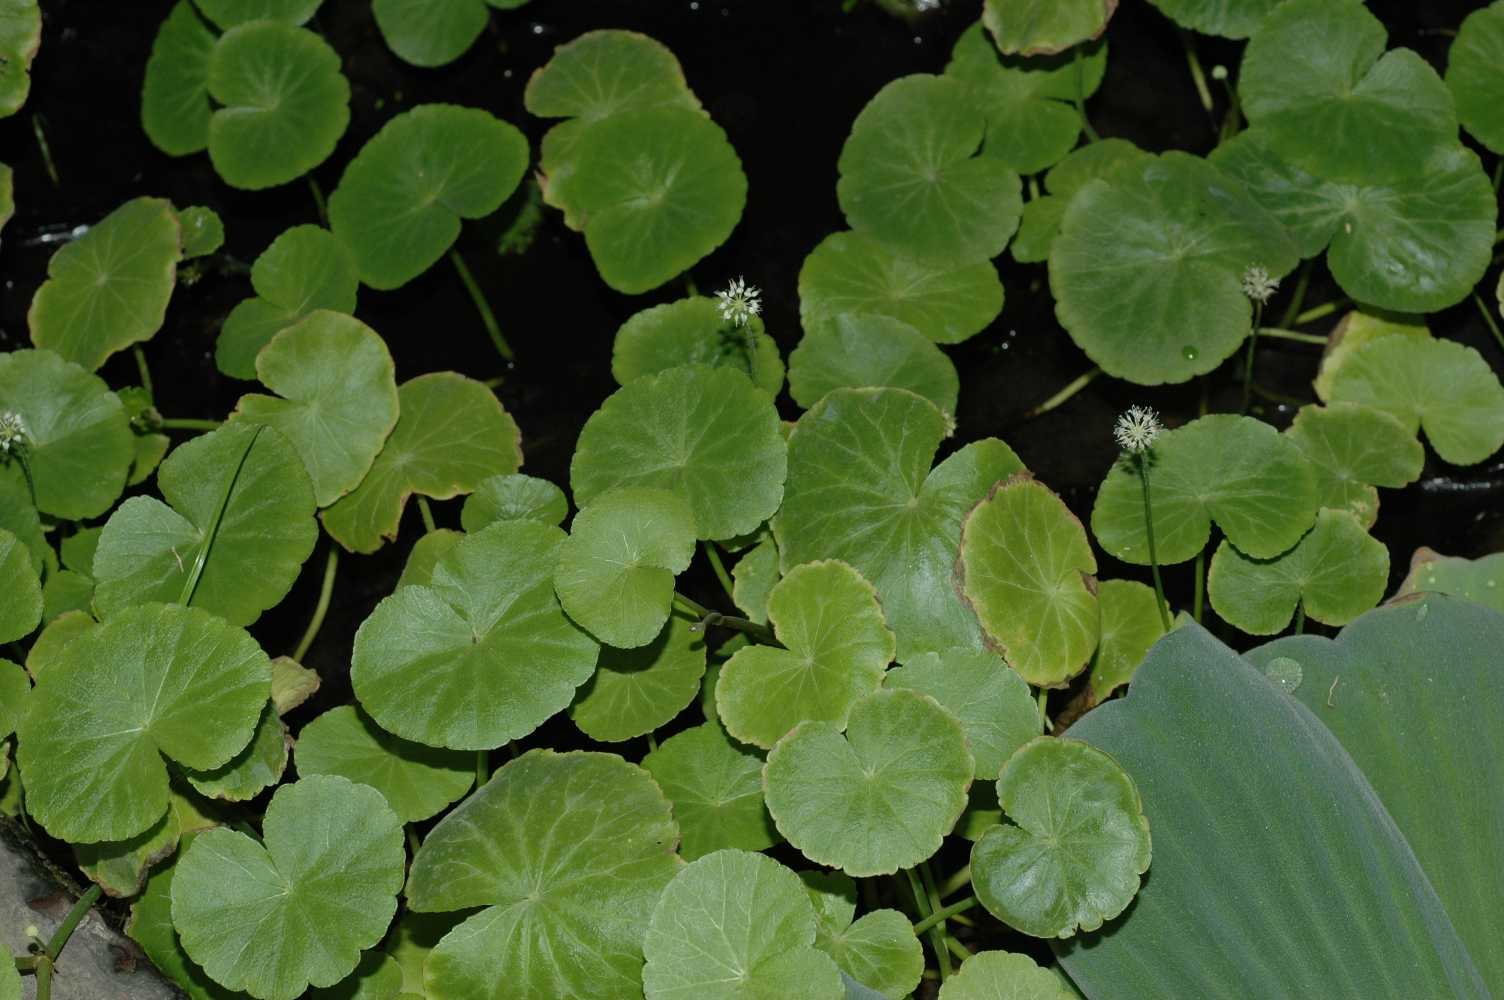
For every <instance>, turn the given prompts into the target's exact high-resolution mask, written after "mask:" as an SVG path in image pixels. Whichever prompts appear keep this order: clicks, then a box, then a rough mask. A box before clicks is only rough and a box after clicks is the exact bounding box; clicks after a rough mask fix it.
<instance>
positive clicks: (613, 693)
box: [569, 614, 705, 743]
mask: <svg viewBox="0 0 1504 1000" xmlns="http://www.w3.org/2000/svg"><path fill="white" fill-rule="evenodd" d="M694 624H695V622H694V620H693V619H691V618H688V617H686V616H684V615H682V614H674V615H671V616H669V618H668V620H667V622H665V623H664V625H663V626H662V628H661V629H660V630H659V632H658V634H657V636H656V637H655V638H654V639H652V640H651V641H649V642H648V643H647V644H645V645H642V646H636V647H633V648H631V649H620V648H616V647H613V646H602V647H601V655H600V660H599V661H598V662H597V663H596V668H595V676H594V677H592V678H591V679H590V680H589V681H587V682H586V683H585V685H584V686H583V687H582V688H580V691H579V694H578V695H577V697H576V698H575V702H574V704H573V705H572V706H570V709H569V717H570V718H571V719H573V720H574V724H575V725H576V726H578V727H579V729H580V732H582V733H584V734H585V735H586V736H589V737H590V738H591V739H593V740H598V741H599V742H602V743H619V742H621V741H622V740H629V739H632V738H633V737H636V736H642V735H643V734H645V733H651V732H652V731H653V730H655V729H657V728H658V727H660V726H662V725H665V724H666V723H668V722H669V721H670V720H672V719H673V718H674V717H675V716H676V715H678V714H679V713H680V712H681V711H683V710H684V709H685V708H686V707H688V705H689V704H690V703H691V702H692V701H694V700H695V695H697V694H699V693H700V678H701V677H702V676H703V675H704V673H705V636H704V633H702V632H699V631H692V629H693V627H694Z"/></svg>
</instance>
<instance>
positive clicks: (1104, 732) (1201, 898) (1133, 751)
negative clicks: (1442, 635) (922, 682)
mask: <svg viewBox="0 0 1504 1000" xmlns="http://www.w3.org/2000/svg"><path fill="white" fill-rule="evenodd" d="M1413 613H1414V610H1413V609H1412V614H1413ZM1306 687H1310V684H1309V682H1307V683H1305V684H1302V685H1301V688H1306ZM1339 690H1340V689H1339ZM1320 694H1321V697H1325V692H1321V693H1320ZM1071 736H1072V737H1077V738H1080V739H1084V740H1086V741H1087V742H1090V743H1092V744H1094V745H1096V746H1098V747H1100V748H1102V749H1103V750H1105V751H1107V752H1108V753H1110V754H1111V755H1112V756H1113V757H1114V758H1115V759H1116V760H1117V761H1118V763H1119V764H1121V765H1122V766H1123V768H1124V769H1125V770H1126V771H1127V772H1128V774H1129V775H1130V776H1131V777H1132V778H1133V781H1134V784H1135V785H1137V787H1138V790H1139V793H1140V794H1141V796H1142V798H1143V805H1144V814H1145V815H1146V816H1147V817H1148V818H1149V822H1150V823H1151V824H1152V826H1153V829H1154V869H1153V874H1152V875H1150V877H1149V878H1148V880H1147V881H1146V882H1145V884H1144V886H1143V888H1142V889H1141V890H1140V891H1139V893H1138V896H1137V897H1136V899H1135V901H1134V905H1133V909H1132V911H1131V912H1130V913H1129V914H1128V916H1127V917H1126V918H1125V919H1123V920H1120V921H1117V922H1116V923H1113V924H1111V925H1109V926H1108V927H1107V928H1106V929H1105V930H1104V931H1103V932H1101V933H1099V934H1089V935H1083V936H1082V937H1080V938H1077V939H1076V940H1075V941H1074V942H1071V943H1066V944H1062V945H1059V946H1058V950H1059V951H1060V953H1061V962H1062V964H1063V965H1064V966H1065V968H1066V971H1067V972H1069V973H1070V976H1071V978H1072V979H1073V980H1075V981H1076V983H1077V985H1078V986H1080V988H1081V989H1082V991H1083V992H1084V993H1086V994H1087V995H1088V996H1090V997H1093V998H1096V1000H1117V998H1123V1000H1128V998H1133V1000H1139V998H1142V997H1179V996H1198V997H1199V996H1226V997H1243V996H1247V995H1248V993H1249V991H1250V989H1253V990H1254V992H1256V993H1257V994H1258V995H1260V996H1301V997H1307V996H1330V997H1339V996H1352V997H1358V996H1448V997H1451V996H1457V997H1469V998H1483V997H1486V996H1488V995H1489V994H1488V992H1487V990H1486V989H1485V987H1484V984H1483V981H1482V980H1481V979H1480V978H1479V976H1478V972H1477V970H1476V968H1475V967H1474V965H1473V963H1472V961H1471V960H1470V959H1469V957H1468V955H1467V953H1466V951H1465V950H1464V948H1463V945H1462V942H1461V941H1460V940H1459V938H1458V937H1457V933H1456V931H1455V930H1454V929H1453V924H1452V922H1451V921H1449V920H1448V918H1447V914H1446V912H1445V911H1444V909H1443V904H1442V902H1441V900H1440V899H1439V898H1438V897H1437V895H1436V892H1435V890H1433V888H1432V886H1431V883H1430V882H1429V881H1428V880H1427V878H1426V874H1425V872H1423V871H1422V869H1421V867H1420V863H1419V862H1418V861H1417V858H1416V855H1415V854H1413V853H1412V852H1411V848H1410V845H1408V844H1407V843H1406V842H1405V840H1404V837H1403V836H1402V833H1401V830H1400V828H1399V827H1397V826H1396V825H1395V821H1394V819H1392V818H1391V817H1390V815H1389V814H1388V813H1387V812H1385V810H1384V808H1383V806H1382V805H1381V804H1380V802H1379V799H1378V797H1377V796H1376V795H1375V794H1374V789H1373V787H1371V786H1370V785H1369V783H1368V782H1367V781H1366V780H1365V779H1364V778H1363V777H1362V775H1361V773H1360V772H1358V770H1357V767H1356V765H1355V764H1354V761H1353V758H1352V757H1350V756H1349V755H1348V753H1347V752H1346V751H1345V750H1343V748H1342V746H1341V745H1340V744H1339V743H1338V741H1337V739H1336V738H1335V737H1334V736H1333V735H1332V733H1331V732H1330V731H1329V730H1328V729H1327V728H1326V727H1325V726H1323V725H1322V724H1321V722H1320V721H1319V720H1318V719H1317V717H1316V716H1315V715H1313V714H1312V712H1311V711H1310V710H1308V709H1307V708H1305V707H1304V706H1302V705H1300V704H1298V703H1297V702H1296V701H1295V700H1293V699H1292V698H1290V697H1289V696H1288V695H1287V694H1285V693H1284V692H1283V691H1282V690H1280V689H1279V688H1277V687H1276V686H1275V685H1273V684H1271V683H1270V682H1269V681H1268V680H1267V679H1265V677H1264V675H1263V674H1262V673H1261V672H1260V671H1259V670H1257V669H1255V668H1254V667H1253V666H1251V665H1249V664H1248V663H1247V662H1246V661H1245V660H1243V659H1241V658H1240V657H1238V656H1237V654H1235V653H1233V652H1232V651H1231V650H1229V649H1227V648H1226V647H1224V646H1222V645H1221V644H1220V643H1218V642H1217V641H1216V640H1215V639H1213V638H1212V637H1211V635H1210V634H1208V633H1207V632H1206V631H1204V630H1203V629H1201V628H1200V627H1199V626H1196V625H1194V624H1192V625H1186V626H1184V627H1182V628H1180V629H1177V630H1176V631H1175V632H1173V633H1171V634H1170V635H1169V636H1166V637H1165V638H1164V639H1163V640H1161V642H1160V643H1159V644H1158V645H1157V646H1156V647H1155V648H1154V650H1153V651H1151V652H1150V654H1149V657H1148V659H1147V660H1145V662H1144V664H1143V666H1141V667H1140V668H1139V670H1138V674H1137V676H1136V677H1135V678H1134V681H1133V685H1132V687H1131V688H1130V689H1129V693H1128V697H1127V698H1126V699H1122V700H1118V701H1113V702H1109V703H1108V704H1106V705H1104V706H1102V707H1101V708H1098V709H1096V710H1095V711H1093V712H1092V713H1090V714H1089V715H1088V716H1087V717H1086V718H1084V719H1082V720H1081V721H1080V722H1078V723H1076V724H1075V725H1074V726H1072V727H1071ZM1453 810H1454V806H1452V805H1449V806H1447V807H1446V810H1445V815H1446V816H1448V817H1450V816H1451V815H1453ZM1448 830H1449V831H1453V830H1454V828H1453V827H1452V826H1451V824H1450V822H1449V823H1448ZM1448 835H1449V836H1454V835H1455V833H1454V832H1453V833H1449V834H1448ZM1337 928H1341V929H1342V931H1341V933H1338V932H1337V931H1336V929H1337ZM1187 941H1197V942H1200V944H1201V947H1200V948H1198V950H1197V952H1196V957H1195V961H1193V962H1186V961H1183V958H1184V954H1185V951H1184V949H1185V943H1186V942H1187Z"/></svg>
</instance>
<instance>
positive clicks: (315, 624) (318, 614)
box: [292, 540, 339, 663]
mask: <svg viewBox="0 0 1504 1000" xmlns="http://www.w3.org/2000/svg"><path fill="white" fill-rule="evenodd" d="M338 567H339V545H338V544H336V543H335V542H334V541H333V540H331V541H330V542H329V558H328V559H326V560H325V562H324V580H323V583H321V584H320V585H319V601H318V603H317V604H315V605H314V607H313V618H311V619H310V620H309V622H308V627H307V628H306V629H304V630H303V638H301V639H299V640H298V645H297V648H296V649H294V650H293V653H292V658H293V659H294V660H297V661H298V662H299V663H302V662H303V657H304V656H305V655H307V653H308V649H309V647H311V646H312V645H313V640H314V637H315V636H317V635H318V634H319V629H320V628H321V627H322V626H323V624H324V616H325V615H327V614H328V613H329V598H330V596H332V595H333V593H334V571H335V570H336V569H337V568H338Z"/></svg>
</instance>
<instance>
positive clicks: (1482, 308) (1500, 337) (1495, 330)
mask: <svg viewBox="0 0 1504 1000" xmlns="http://www.w3.org/2000/svg"><path fill="white" fill-rule="evenodd" d="M1473 301H1474V302H1475V303H1477V305H1478V311H1479V312H1480V313H1482V314H1483V322H1485V323H1487V324H1488V330H1489V332H1490V333H1492V334H1493V335H1494V339H1495V340H1497V341H1498V342H1499V346H1500V347H1504V333H1501V332H1499V324H1498V323H1497V322H1495V321H1494V317H1493V315H1492V314H1491V313H1490V312H1489V311H1488V306H1487V305H1485V304H1484V302H1483V299H1481V298H1480V297H1479V296H1478V293H1477V292H1474V293H1473Z"/></svg>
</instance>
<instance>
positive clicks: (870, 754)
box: [763, 690, 974, 877]
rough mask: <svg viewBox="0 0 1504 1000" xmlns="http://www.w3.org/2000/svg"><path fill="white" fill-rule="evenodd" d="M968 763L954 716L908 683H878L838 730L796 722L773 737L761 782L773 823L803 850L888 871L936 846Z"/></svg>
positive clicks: (955, 810) (869, 870)
mask: <svg viewBox="0 0 1504 1000" xmlns="http://www.w3.org/2000/svg"><path fill="white" fill-rule="evenodd" d="M973 770H974V762H973V760H972V756H971V752H970V751H969V750H968V749H967V746H966V736H965V732H964V730H962V728H961V723H960V722H959V721H957V720H956V718H955V716H953V715H951V714H950V713H949V712H947V711H946V710H945V709H943V708H941V707H940V706H939V704H937V703H936V702H935V701H934V700H933V699H931V698H928V697H925V696H924V695H922V694H919V693H918V692H915V691H902V690H892V691H879V692H877V693H875V694H871V695H868V696H867V697H866V698H863V699H862V700H861V701H859V702H857V704H856V706H855V707H854V708H853V709H852V710H851V717H850V720H849V722H848V724H847V727H846V733H845V735H842V733H841V731H840V729H839V728H837V726H835V725H834V724H833V723H830V722H804V723H800V724H799V725H798V726H797V727H795V728H794V729H793V730H792V731H790V732H789V733H788V734H787V735H785V736H784V737H783V739H781V740H779V741H778V744H777V745H776V746H775V747H774V748H773V750H772V752H771V753H769V754H768V762H767V764H766V766H765V767H764V768H763V788H764V792H765V794H766V796H767V803H768V812H769V813H770V814H771V815H772V817H773V820H774V822H775V823H777V825H778V832H779V833H781V834H782V835H783V836H784V838H785V839H786V840H788V842H789V843H790V844H792V845H794V847H796V848H798V849H799V851H800V852H801V853H803V855H804V856H805V857H807V858H809V859H810V860H811V861H814V862H816V863H817V864H822V865H829V866H831V867H835V868H840V869H841V870H842V871H844V872H846V873H847V874H848V875H852V876H856V877H865V876H869V875H891V874H893V873H894V872H896V871H898V869H900V868H911V867H913V866H914V865H917V864H919V862H921V861H923V860H925V859H926V858H928V857H929V856H930V855H932V854H934V853H935V851H936V850H938V849H939V847H940V842H941V840H942V839H943V838H944V837H945V835H946V834H947V833H949V832H950V830H951V828H952V827H953V826H955V823H956V819H957V818H958V817H959V816H960V815H961V810H962V809H964V808H965V806H966V790H967V788H968V786H970V784H971V779H972V774H973ZM895 816H899V817H903V821H902V822H895V821H894V817H895Z"/></svg>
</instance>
